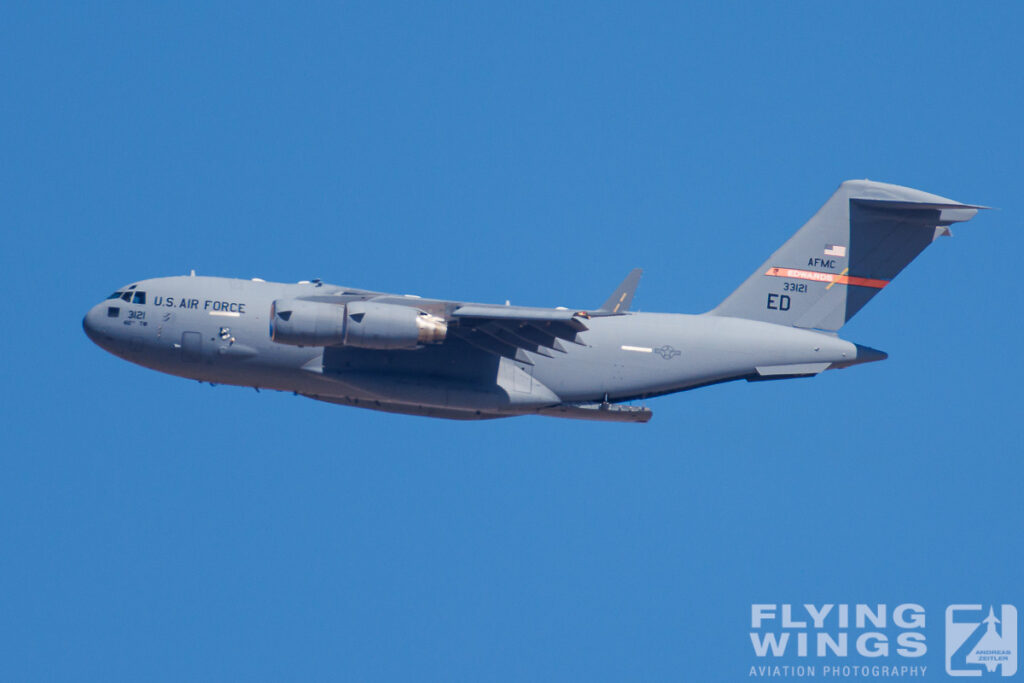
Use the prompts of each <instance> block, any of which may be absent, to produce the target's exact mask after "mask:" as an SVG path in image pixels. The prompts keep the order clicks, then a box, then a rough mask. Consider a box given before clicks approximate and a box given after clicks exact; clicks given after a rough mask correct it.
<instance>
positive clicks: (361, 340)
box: [270, 299, 448, 350]
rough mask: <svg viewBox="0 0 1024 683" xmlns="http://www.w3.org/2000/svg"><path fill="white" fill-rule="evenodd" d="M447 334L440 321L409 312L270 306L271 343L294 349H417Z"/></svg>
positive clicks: (291, 303)
mask: <svg viewBox="0 0 1024 683" xmlns="http://www.w3.org/2000/svg"><path fill="white" fill-rule="evenodd" d="M447 333H448V323H447V322H445V321H444V319H442V318H439V317H437V316H433V315H430V314H429V313H425V312H424V311H421V310H419V309H417V308H411V307H408V306H396V305H394V304H381V303H375V302H373V301H352V302H350V303H348V304H344V305H341V304H328V303H319V302H315V301H303V300H301V299H278V300H277V301H275V302H274V303H273V304H271V306H270V338H271V339H273V340H274V341H275V342H277V343H279V344H289V345H292V346H355V347H358V348H361V349H381V350H388V349H390V350H397V349H416V348H419V347H420V346H421V345H423V344H436V343H438V342H442V341H444V339H445V336H446V335H447Z"/></svg>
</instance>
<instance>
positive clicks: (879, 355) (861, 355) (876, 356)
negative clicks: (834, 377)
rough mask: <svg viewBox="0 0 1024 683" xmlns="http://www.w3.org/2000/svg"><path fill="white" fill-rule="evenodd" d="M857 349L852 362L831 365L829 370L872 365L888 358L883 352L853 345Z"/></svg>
mask: <svg viewBox="0 0 1024 683" xmlns="http://www.w3.org/2000/svg"><path fill="white" fill-rule="evenodd" d="M854 346H856V347H857V355H856V357H854V358H853V359H852V360H848V361H843V362H840V363H833V364H832V367H831V368H829V369H830V370H839V369H842V368H848V367H850V366H851V365H860V364H861V363H874V362H875V361H879V360H885V359H886V358H888V357H889V354H887V353H886V352H885V351H879V350H878V349H873V348H871V347H870V346H862V345H860V344H854Z"/></svg>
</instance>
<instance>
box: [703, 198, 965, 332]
mask: <svg viewBox="0 0 1024 683" xmlns="http://www.w3.org/2000/svg"><path fill="white" fill-rule="evenodd" d="M981 208H985V207H981V206H971V205H967V204H961V203H959V202H955V201H953V200H952V199H946V198H945V197H940V196H938V195H934V194H929V193H927V192H922V191H920V190H914V189H911V188H909V187H901V186H899V185H889V184H886V183H876V182H872V181H870V180H848V181H846V182H845V183H843V184H842V185H840V186H839V189H838V190H836V192H835V194H833V195H832V197H831V198H830V199H829V200H828V201H827V202H825V205H824V206H822V207H821V208H820V209H819V210H818V212H817V213H816V214H814V216H813V217H812V218H811V220H809V221H807V223H806V224H805V225H804V226H803V227H802V228H800V230H798V231H797V232H796V234H795V235H793V236H792V237H791V238H789V240H788V241H787V242H786V243H785V244H783V245H782V246H781V247H779V249H778V250H777V251H776V252H775V253H774V254H772V255H771V257H769V259H768V260H767V261H765V262H764V264H763V265H762V266H761V267H760V268H758V269H757V270H756V271H755V272H754V274H753V275H751V276H750V277H749V278H748V279H747V280H746V282H744V283H743V284H742V285H740V287H739V288H738V289H737V290H736V291H734V292H733V293H732V294H730V295H729V297H728V298H727V299H726V300H725V301H723V302H722V303H721V304H719V305H718V307H717V308H715V309H714V310H713V311H711V314H712V315H723V316H732V317H736V318H747V319H750V320H763V321H765V322H771V323H777V324H780V325H792V326H794V327H804V328H812V329H820V330H829V331H835V330H838V329H839V328H840V327H842V326H843V325H844V324H845V323H846V322H847V321H848V320H849V319H850V318H852V317H853V316H854V315H855V314H856V313H857V311H859V310H860V309H861V308H863V307H864V305H865V304H866V303H867V302H868V301H870V300H871V298H872V297H873V296H875V295H876V294H878V292H880V291H881V290H882V289H884V288H885V286H886V285H888V284H889V282H890V281H891V280H892V279H893V278H894V277H896V275H897V274H898V273H899V272H900V271H901V270H903V268H904V267H905V266H906V265H907V264H908V263H910V262H911V261H912V260H914V258H915V257H916V256H917V255H918V254H920V253H921V252H922V251H923V250H924V248H925V247H927V246H928V245H929V244H931V243H932V241H934V240H935V239H936V238H938V237H939V236H941V235H949V234H951V233H950V231H949V226H950V225H952V224H953V223H957V222H961V221H968V220H970V219H971V218H973V217H974V215H975V214H976V213H977V212H978V209H981Z"/></svg>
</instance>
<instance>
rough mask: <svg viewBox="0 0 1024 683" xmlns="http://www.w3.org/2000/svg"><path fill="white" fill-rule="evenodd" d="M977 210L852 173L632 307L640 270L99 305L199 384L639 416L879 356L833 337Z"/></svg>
mask: <svg viewBox="0 0 1024 683" xmlns="http://www.w3.org/2000/svg"><path fill="white" fill-rule="evenodd" d="M979 208H984V207H979V206H971V205H966V204H961V203H959V202H955V201H952V200H950V199H945V198H943V197H939V196H937V195H933V194H928V193H926V192H921V191H919V190H913V189H910V188H907V187H900V186H898V185H888V184H884V183H877V182H871V181H866V180H851V181H847V182H845V183H843V184H842V185H840V186H839V189H838V190H837V191H836V192H835V194H833V195H832V197H831V198H830V199H829V200H828V202H826V203H825V205H824V206H822V207H821V209H820V210H819V211H818V212H817V213H816V214H814V216H813V217H812V218H811V219H810V220H809V221H808V222H807V223H806V224H805V225H804V226H803V227H802V228H800V230H799V231H797V233H796V234H795V235H793V237H791V238H790V239H789V240H788V241H787V242H786V243H785V244H783V245H782V246H781V247H780V248H779V249H778V250H777V251H776V252H775V253H774V254H772V255H771V256H770V257H769V258H768V260H767V261H765V262H764V264H762V265H761V266H760V267H759V268H758V269H757V270H755V271H754V273H753V275H751V276H750V277H749V278H748V279H747V280H746V281H745V282H744V283H743V284H741V285H740V287H739V288H738V289H737V290H736V291H734V292H733V293H732V294H730V295H729V296H728V297H727V298H726V299H725V300H724V301H723V302H722V303H721V304H719V305H718V306H717V307H716V308H715V309H713V310H711V311H709V312H707V313H704V314H700V315H683V314H673V313H637V312H631V311H630V310H629V309H630V304H631V302H632V300H633V293H634V292H635V290H636V286H637V283H638V282H639V280H640V270H639V269H638V270H634V271H633V272H631V273H630V274H629V276H628V277H627V278H626V279H625V281H623V283H622V284H621V285H619V287H618V289H616V290H615V291H614V292H613V293H612V295H611V296H609V297H608V300H607V301H605V303H604V304H603V305H602V306H600V307H599V308H594V309H566V308H531V307H524V306H510V305H507V304H506V305H496V304H474V303H464V302H459V301H443V300H437V299H424V298H419V297H415V296H409V295H404V296H403V295H396V294H386V293H382V292H372V291H367V290H362V289H355V288H352V287H339V286H335V285H330V284H327V283H325V282H321V281H319V280H313V281H309V282H306V281H304V282H299V283H297V284H284V283H276V282H264V281H262V280H238V279H228V278H218V277H199V276H195V275H194V274H193V275H191V276H181V277H166V278H156V279H151V280H142V281H139V282H136V283H134V284H131V285H129V286H126V287H123V288H121V289H119V290H118V291H116V292H114V293H113V294H111V295H110V297H108V299H107V300H106V301H104V302H101V303H99V304H97V305H96V306H94V307H93V308H92V310H90V311H89V312H88V314H86V316H85V320H84V321H83V326H84V328H85V331H86V334H88V335H89V338H90V339H92V340H93V341H94V342H96V344H98V345H99V346H101V347H102V348H104V349H106V350H107V351H110V352H111V353H113V354H115V355H117V356H120V357H121V358H124V359H125V360H129V361H131V362H133V363H137V364H138V365H142V366H145V367H148V368H152V369H154V370H160V371H161V372H166V373H169V374H172V375H179V376H181V377H189V378H192V379H197V380H200V381H203V382H211V383H223V384H235V385H240V386H249V387H257V388H262V387H266V388H270V389H277V390H282V391H292V392H295V393H296V394H301V395H303V396H308V397H309V398H314V399H317V400H320V401H327V402H330V403H337V404H340V405H347V406H358V407H361V408H371V409H373V410H383V411H389V412H395V413H408V414H414V415H427V416H431V417H446V418H455V419H467V420H473V419H486V418H496V417H509V416H514V415H529V414H532V415H549V416H553V417H567V418H579V419H589V420H607V421H621V422H646V421H647V420H649V419H650V418H651V411H650V410H649V409H648V408H646V407H642V406H636V405H631V404H628V403H627V402H630V401H636V400H638V399H645V398H649V397H652V396H659V395H662V394H669V393H673V392H677V391H685V390H687V389H694V388H696V387H702V386H707V385H709V384H716V383H719V382H727V381H731V380H737V379H745V380H749V381H758V380H775V379H787V378H792V377H808V376H813V375H817V374H818V373H820V372H822V371H824V370H831V369H836V368H846V367H849V366H851V365H857V364H859V363H867V362H871V361H877V360H882V359H884V358H886V354H885V353H882V352H881V351H876V350H875V349H872V348H869V347H867V346H861V345H860V344H853V343H851V342H848V341H845V340H843V339H840V338H839V336H838V334H837V332H838V330H839V329H840V328H841V327H842V326H843V324H845V323H846V322H847V321H848V320H849V319H850V318H852V317H853V316H854V315H855V314H856V313H857V312H858V311H859V310H860V309H861V308H862V307H863V306H864V305H865V304H866V303H867V302H868V301H870V300H871V297H873V296H874V295H875V294H877V293H878V292H879V291H880V290H881V289H883V288H884V287H885V286H886V285H887V284H888V283H889V281H890V280H892V279H893V277H895V276H896V274H897V273H899V272H900V271H901V270H902V269H903V268H904V266H906V265H907V264H908V263H910V261H911V260H913V259H914V257H916V256H917V255H918V254H919V253H920V252H921V251H922V250H923V249H924V248H925V247H927V246H928V245H929V244H931V243H932V241H933V240H935V239H936V238H938V237H939V236H941V235H949V234H950V230H949V226H950V225H951V224H953V223H956V222H960V221H967V220H970V219H971V218H972V217H973V216H974V215H975V214H976V213H977V210H978V209H979Z"/></svg>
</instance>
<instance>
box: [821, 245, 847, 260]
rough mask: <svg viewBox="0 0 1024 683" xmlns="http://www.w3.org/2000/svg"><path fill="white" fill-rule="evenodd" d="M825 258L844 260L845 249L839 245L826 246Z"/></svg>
mask: <svg viewBox="0 0 1024 683" xmlns="http://www.w3.org/2000/svg"><path fill="white" fill-rule="evenodd" d="M825 256H838V257H839V258H845V257H846V247H844V246H843V245H841V244H826V245H825Z"/></svg>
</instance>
